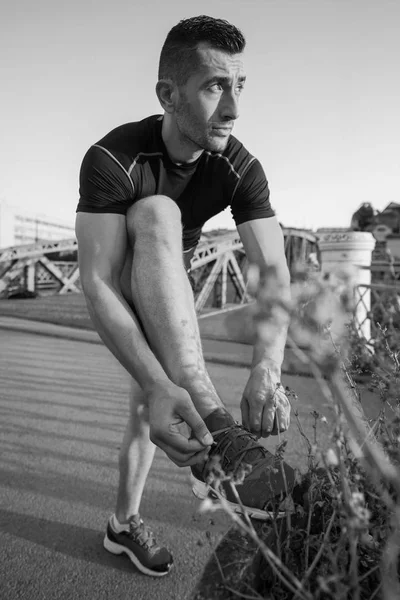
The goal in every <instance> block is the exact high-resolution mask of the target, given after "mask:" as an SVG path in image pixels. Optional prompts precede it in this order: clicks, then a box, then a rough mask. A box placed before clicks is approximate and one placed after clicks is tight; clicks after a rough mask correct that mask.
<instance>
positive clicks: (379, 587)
mask: <svg viewBox="0 0 400 600" xmlns="http://www.w3.org/2000/svg"><path fill="white" fill-rule="evenodd" d="M381 587H382V583H380V584H379V585H378V587H377V588H376V590H375V591H374V593H373V594H372V596H371V597H370V599H369V600H374V598H375V596H376V595H377V593H378V592H379V591H380V589H381ZM385 600H386V599H385Z"/></svg>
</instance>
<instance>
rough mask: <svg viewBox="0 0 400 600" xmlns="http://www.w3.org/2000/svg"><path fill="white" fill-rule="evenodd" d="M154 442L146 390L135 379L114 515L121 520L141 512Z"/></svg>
mask: <svg viewBox="0 0 400 600" xmlns="http://www.w3.org/2000/svg"><path fill="white" fill-rule="evenodd" d="M154 451H155V445H154V444H153V443H152V442H151V441H150V437H149V423H148V418H147V407H146V406H145V405H144V404H143V392H142V390H141V388H140V387H139V385H138V384H137V383H136V381H134V380H132V387H131V397H130V414H129V420H128V423H127V427H126V431H125V435H124V439H123V442H122V447H121V451H120V455H119V486H118V495H117V505H116V509H115V515H116V517H117V519H118V521H119V522H120V523H125V522H127V521H128V520H129V517H131V516H132V515H136V514H137V513H138V512H139V506H140V501H141V498H142V493H143V488H144V485H145V483H146V479H147V475H148V472H149V469H150V467H151V463H152V462H153V457H154Z"/></svg>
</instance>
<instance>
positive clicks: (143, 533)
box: [129, 519, 160, 554]
mask: <svg viewBox="0 0 400 600" xmlns="http://www.w3.org/2000/svg"><path fill="white" fill-rule="evenodd" d="M129 531H130V534H131V536H132V537H133V538H134V540H135V541H137V542H138V543H139V544H140V545H141V546H144V548H146V550H149V551H151V552H152V554H154V553H155V552H157V551H158V550H159V549H160V548H159V546H157V543H156V540H155V539H154V533H153V532H152V531H151V529H150V527H147V526H146V525H145V524H144V522H143V521H142V519H140V521H139V522H136V521H134V520H131V521H130V522H129Z"/></svg>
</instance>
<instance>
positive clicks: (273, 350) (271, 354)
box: [238, 217, 290, 373]
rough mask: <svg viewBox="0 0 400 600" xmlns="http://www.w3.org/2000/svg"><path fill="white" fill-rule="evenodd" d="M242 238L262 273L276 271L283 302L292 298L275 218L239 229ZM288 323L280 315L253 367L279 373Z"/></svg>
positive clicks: (260, 345)
mask: <svg viewBox="0 0 400 600" xmlns="http://www.w3.org/2000/svg"><path fill="white" fill-rule="evenodd" d="M238 231H239V235H240V238H241V240H242V242H243V246H244V249H245V252H246V256H247V258H248V260H249V262H250V263H255V264H257V265H258V266H259V267H260V268H261V270H262V269H263V268H264V269H265V267H273V269H274V272H275V274H276V282H275V283H276V285H277V287H278V289H279V293H280V294H281V296H282V297H284V298H289V297H290V274H289V269H288V266H287V262H286V257H285V252H284V240H283V233H282V229H281V227H280V225H279V223H278V221H277V219H276V218H275V217H271V218H268V219H255V220H254V221H248V222H247V223H243V224H242V225H239V226H238ZM287 327H288V319H287V316H286V315H285V314H284V313H283V312H281V311H279V312H278V311H277V313H276V318H275V323H274V327H272V328H271V333H273V334H274V335H273V337H272V338H271V339H270V340H269V342H268V343H267V344H265V343H260V342H257V343H256V344H255V346H254V353H253V366H255V365H257V364H259V363H263V364H265V365H268V366H269V367H270V368H271V369H272V370H276V371H278V372H279V373H280V369H281V365H282V362H283V355H284V350H285V343H286V335H287Z"/></svg>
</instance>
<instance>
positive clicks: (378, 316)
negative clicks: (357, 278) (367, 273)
mask: <svg viewBox="0 0 400 600" xmlns="http://www.w3.org/2000/svg"><path fill="white" fill-rule="evenodd" d="M360 306H361V307H362V308H363V310H357V309H358V308H359V307H360ZM358 315H362V317H361V319H360V318H358ZM367 319H368V320H369V325H370V327H369V329H370V337H369V339H366V340H365V341H366V343H367V344H371V345H373V344H374V342H375V341H376V340H377V339H380V338H381V337H382V333H381V331H382V330H384V331H385V335H386V337H387V339H388V340H391V341H393V342H395V343H396V345H397V344H398V342H399V341H400V336H399V334H400V282H399V283H398V284H397V285H396V284H395V285H393V284H386V283H372V284H371V285H359V286H358V287H357V288H356V307H355V319H354V324H355V327H356V330H358V332H359V333H360V334H362V332H363V331H365V328H363V324H364V322H365V321H366V320H367ZM392 349H393V350H395V351H399V350H400V348H395V347H393V348H392Z"/></svg>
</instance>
